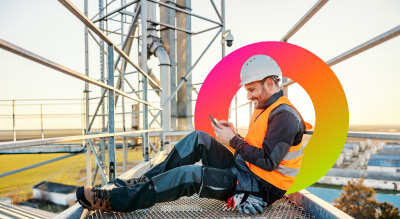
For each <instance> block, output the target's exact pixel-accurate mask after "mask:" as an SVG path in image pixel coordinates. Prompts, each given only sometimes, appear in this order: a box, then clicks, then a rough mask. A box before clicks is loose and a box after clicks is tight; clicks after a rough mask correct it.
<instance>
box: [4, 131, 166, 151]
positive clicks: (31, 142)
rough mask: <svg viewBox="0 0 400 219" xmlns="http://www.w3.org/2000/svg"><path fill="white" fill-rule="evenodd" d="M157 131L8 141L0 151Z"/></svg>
mask: <svg viewBox="0 0 400 219" xmlns="http://www.w3.org/2000/svg"><path fill="white" fill-rule="evenodd" d="M159 131H162V129H152V130H135V131H127V132H116V133H115V134H110V133H101V134H92V135H75V136H66V137H57V138H45V139H34V140H24V141H17V142H13V141H9V142H2V143H0V151H1V150H6V149H12V148H21V147H29V146H35V145H45V144H55V143H60V142H68V141H78V140H86V139H93V138H107V137H110V136H112V135H114V136H128V135H132V134H141V133H146V132H159Z"/></svg>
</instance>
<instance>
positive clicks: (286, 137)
mask: <svg viewBox="0 0 400 219" xmlns="http://www.w3.org/2000/svg"><path fill="white" fill-rule="evenodd" d="M303 132H304V124H303V122H302V121H299V120H298V119H297V118H296V117H295V116H294V115H293V114H292V113H290V112H288V111H280V112H278V113H276V114H275V115H274V116H273V117H272V118H269V123H268V129H267V133H266V135H265V138H264V142H263V144H262V148H257V147H254V146H252V145H249V144H248V143H247V142H246V141H244V140H242V139H240V138H239V137H237V136H235V137H233V138H232V139H231V141H230V142H229V145H230V146H231V147H232V148H234V149H235V150H236V151H237V152H236V153H238V154H240V155H241V157H242V158H243V159H244V160H245V161H247V162H249V163H251V164H253V165H255V166H257V167H259V168H262V169H264V170H266V171H272V170H274V169H275V168H276V167H277V166H279V164H280V162H281V161H282V159H283V158H284V157H285V155H286V154H287V152H288V151H289V149H290V147H291V146H292V145H293V143H296V142H298V143H300V141H301V138H302V136H303Z"/></svg>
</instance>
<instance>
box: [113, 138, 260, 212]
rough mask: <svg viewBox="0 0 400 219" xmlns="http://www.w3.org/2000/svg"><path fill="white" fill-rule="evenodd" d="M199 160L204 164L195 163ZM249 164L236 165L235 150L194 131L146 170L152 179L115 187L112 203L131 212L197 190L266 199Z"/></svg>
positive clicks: (222, 197)
mask: <svg viewBox="0 0 400 219" xmlns="http://www.w3.org/2000/svg"><path fill="white" fill-rule="evenodd" d="M239 157H240V156H239ZM200 160H201V161H202V163H203V166H198V165H193V164H194V163H196V162H198V161H200ZM243 162H244V161H243ZM246 168H247V166H246V165H245V164H244V166H243V165H237V162H235V159H234V156H233V154H232V152H231V151H230V150H229V149H227V148H226V147H225V146H224V145H222V144H221V143H219V142H218V141H217V140H216V139H214V138H213V137H212V136H210V135H209V134H207V133H205V132H201V131H194V132H192V133H191V134H189V135H187V136H186V137H185V138H184V139H182V140H181V141H180V142H179V143H177V144H176V145H175V147H174V149H172V151H171V153H170V154H169V155H168V157H167V158H166V159H165V161H164V162H162V163H160V164H158V165H156V166H154V167H153V168H152V169H150V170H149V171H148V172H147V173H145V176H147V177H148V178H150V179H151V181H149V182H146V183H139V184H136V185H135V186H133V187H131V188H128V187H120V188H114V189H112V191H111V206H112V208H113V210H114V211H119V212H130V211H134V210H137V209H143V208H149V207H151V206H153V205H154V204H155V203H158V202H167V201H173V200H176V199H179V198H180V197H182V196H191V195H193V194H195V193H197V194H199V196H200V197H204V198H213V199H219V200H223V201H226V200H227V199H228V198H230V197H231V196H232V195H234V194H236V193H242V192H248V193H250V194H254V195H258V196H260V197H263V199H265V198H264V197H265V196H264V195H262V194H260V193H263V191H264V190H262V189H261V190H260V186H261V184H260V182H259V179H256V178H255V177H254V174H252V173H250V170H249V169H248V168H247V169H246ZM261 187H262V186H261Z"/></svg>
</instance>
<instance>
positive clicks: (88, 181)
mask: <svg viewBox="0 0 400 219" xmlns="http://www.w3.org/2000/svg"><path fill="white" fill-rule="evenodd" d="M84 4H85V6H84V7H85V8H84V14H85V16H86V17H87V16H88V0H85V3H84ZM84 33H85V75H86V76H89V35H88V34H89V29H88V27H87V26H86V25H85V27H84ZM84 93H85V122H84V124H85V126H84V129H85V135H88V134H89V124H90V121H89V83H88V82H86V83H85V90H84ZM94 141H95V140H94ZM83 143H86V185H87V186H91V185H92V184H93V183H92V178H91V177H92V162H91V161H92V159H91V149H90V146H89V143H88V141H83ZM95 181H96V178H94V179H93V182H95Z"/></svg>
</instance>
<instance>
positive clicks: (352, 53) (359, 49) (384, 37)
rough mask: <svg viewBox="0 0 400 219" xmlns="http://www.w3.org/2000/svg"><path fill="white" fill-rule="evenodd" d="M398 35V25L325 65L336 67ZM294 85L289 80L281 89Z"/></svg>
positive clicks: (399, 31)
mask: <svg viewBox="0 0 400 219" xmlns="http://www.w3.org/2000/svg"><path fill="white" fill-rule="evenodd" d="M398 35H400V25H399V26H397V27H395V28H393V29H391V30H389V31H386V32H385V33H382V34H380V35H378V36H376V37H374V38H372V39H371V40H368V41H366V42H364V43H362V44H360V45H358V46H356V47H354V48H352V49H350V50H348V51H346V52H344V53H342V54H340V55H338V56H336V57H335V58H333V59H331V60H329V61H327V62H326V64H328V65H329V66H333V65H336V64H338V63H340V62H342V61H344V60H346V59H348V58H351V57H353V56H355V55H357V54H359V53H361V52H364V51H366V50H368V49H370V48H372V47H374V46H377V45H379V44H381V43H383V42H386V41H388V40H390V39H392V38H394V37H396V36H398ZM294 83H296V82H295V81H293V80H289V81H287V82H286V83H284V84H282V85H281V87H288V86H290V85H292V84H294Z"/></svg>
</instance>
